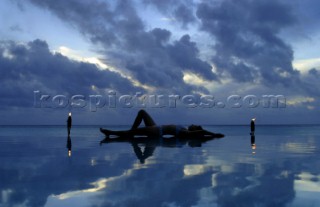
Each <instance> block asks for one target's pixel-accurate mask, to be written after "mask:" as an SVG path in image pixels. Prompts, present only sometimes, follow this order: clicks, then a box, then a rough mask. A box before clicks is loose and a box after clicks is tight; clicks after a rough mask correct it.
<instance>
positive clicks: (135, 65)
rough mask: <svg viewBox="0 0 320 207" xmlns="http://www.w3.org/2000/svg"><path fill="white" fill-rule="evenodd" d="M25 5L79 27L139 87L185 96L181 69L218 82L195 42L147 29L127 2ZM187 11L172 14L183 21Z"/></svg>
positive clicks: (34, 0) (186, 87) (182, 8)
mask: <svg viewBox="0 0 320 207" xmlns="http://www.w3.org/2000/svg"><path fill="white" fill-rule="evenodd" d="M30 2H32V3H33V4H35V5H38V6H40V7H42V8H46V9H48V10H50V11H51V12H53V13H54V14H56V15H57V16H58V17H60V18H61V19H62V20H64V21H66V22H68V23H69V24H70V25H72V26H74V27H76V28H77V29H79V31H81V32H82V33H83V34H84V35H85V36H87V37H88V38H89V39H90V41H91V42H92V43H94V44H96V45H98V46H99V47H100V49H99V51H100V53H101V54H102V55H104V56H105V58H106V59H109V60H110V59H113V60H114V59H115V61H114V62H113V65H116V66H117V68H119V69H121V70H126V71H128V72H129V73H130V74H131V75H132V76H133V78H134V79H136V80H138V81H139V82H141V83H143V84H148V85H150V86H153V87H157V88H159V89H160V90H161V89H166V90H171V89H173V91H180V92H190V91H191V90H193V89H196V88H194V87H193V86H191V85H189V84H188V83H185V82H184V81H183V72H185V71H193V72H195V73H196V74H199V75H200V76H201V77H202V78H204V79H206V80H210V81H214V80H218V77H217V76H216V75H215V74H214V72H213V71H212V67H211V65H210V64H209V63H208V62H206V61H204V60H201V59H200V57H199V49H198V47H197V44H196V42H194V41H192V40H191V38H190V36H189V35H183V36H182V37H181V38H180V39H179V40H176V41H173V42H171V41H170V38H171V32H170V31H168V30H166V29H161V28H153V29H150V30H148V29H147V28H146V27H145V24H144V22H143V21H142V19H141V18H140V17H139V15H138V13H137V10H136V8H135V6H134V5H133V2H131V1H118V2H117V3H115V5H111V3H110V4H109V3H106V2H101V1H93V2H90V3H89V2H84V1H74V0H72V1H68V2H65V1H56V2H51V1H38V0H30ZM189 12H190V11H189V9H188V8H187V7H185V6H183V5H180V7H178V8H177V11H176V13H177V15H178V16H179V15H180V16H185V18H184V17H183V19H184V20H186V22H189V21H191V19H192V17H191V16H190V15H189ZM184 20H183V21H184ZM196 90H199V89H198V88H197V89H196Z"/></svg>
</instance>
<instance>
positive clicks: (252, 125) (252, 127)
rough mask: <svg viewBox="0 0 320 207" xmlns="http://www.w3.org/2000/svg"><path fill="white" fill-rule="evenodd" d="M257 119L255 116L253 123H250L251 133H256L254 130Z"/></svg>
mask: <svg viewBox="0 0 320 207" xmlns="http://www.w3.org/2000/svg"><path fill="white" fill-rule="evenodd" d="M255 120H256V118H253V119H251V123H250V127H251V134H254V131H255V128H256V127H255V123H254V122H255Z"/></svg>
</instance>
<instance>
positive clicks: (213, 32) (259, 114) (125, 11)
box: [0, 0, 320, 125]
mask: <svg viewBox="0 0 320 207" xmlns="http://www.w3.org/2000/svg"><path fill="white" fill-rule="evenodd" d="M319 6H320V3H319V2H318V1H316V0H306V1H298V0H292V1H284V0H259V1H253V0H241V1H237V0H211V1H209V0H208V1H202V0H185V1H182V0H162V1H152V0H140V1H138V0H132V1H129V0H118V1H107V0H92V1H84V0H80V1H79V0H69V1H64V0H55V1H50V0H45V1H43V0H24V1H22V0H4V1H1V2H0V25H1V30H0V74H1V75H0V80H1V88H0V95H1V99H0V106H1V108H0V124H1V125H7V124H9V125H15V124H19V125H20V124H58V125H60V124H65V121H66V118H67V114H68V112H69V111H71V112H72V116H73V122H74V124H97V125H110V124H113V125H122V124H131V123H132V121H133V120H134V116H135V114H136V113H137V112H138V111H139V110H140V109H145V110H146V111H148V112H149V113H150V114H151V115H152V116H153V118H154V119H155V121H156V123H159V124H165V123H179V124H191V123H194V124H204V125H205V124H208V125H210V124H218V125H219V124H248V123H249V122H250V120H251V118H253V117H256V118H257V119H256V123H257V124H320V120H319V118H318V117H319V115H320V111H319V109H320V104H319V99H318V97H319V95H320V91H319V89H320V87H319V86H320V85H319V79H320V71H319V69H320V54H319V51H318V48H319V46H320V41H319V40H320V28H319V27H318V21H317V20H318V19H319V16H320V14H319V12H318V11H317V8H319ZM266 95H267V96H270V95H271V96H278V98H279V97H280V98H279V99H278V100H280V101H279V103H278V104H276V101H275V100H274V99H272V100H271V99H270V103H269V101H268V99H266V98H265V96H266Z"/></svg>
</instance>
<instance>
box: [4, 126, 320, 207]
mask: <svg viewBox="0 0 320 207" xmlns="http://www.w3.org/2000/svg"><path fill="white" fill-rule="evenodd" d="M124 128H126V127H112V129H124ZM205 128H206V129H208V130H212V131H217V132H221V133H224V134H226V137H225V138H223V139H217V140H211V141H208V142H206V143H202V144H201V146H200V144H199V143H196V144H194V143H181V142H180V141H179V140H176V141H174V142H170V143H166V142H165V141H163V140H158V141H157V142H153V143H140V144H131V143H128V142H122V143H107V144H102V145H100V144H99V143H100V140H102V139H103V136H102V134H100V132H99V130H98V127H96V126H95V127H91V126H90V127H89V126H88V127H80V126H79V127H74V128H73V129H72V132H71V140H68V139H67V136H66V134H67V130H66V128H65V127H57V126H51V127H44V126H41V127H30V126H29V127H21V126H16V127H0V163H1V165H0V206H1V207H7V206H10V207H11V206H32V207H37V206H47V207H53V206H74V207H82V206H96V207H98V206H137V207H140V206H142V207H143V206H148V207H150V206H161V207H166V206H172V207H173V206H188V207H189V206H210V207H211V206H230V207H231V206H232V207H233V206H245V207H250V206H320V196H319V195H320V180H319V179H320V151H319V148H320V130H319V128H320V127H319V126H257V129H256V130H257V131H256V136H255V144H256V148H255V149H252V146H251V137H250V135H249V132H248V131H249V127H248V126H207V127H205ZM68 148H71V152H70V153H71V156H70V157H69V155H68V153H69V152H68Z"/></svg>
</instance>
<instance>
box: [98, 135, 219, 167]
mask: <svg viewBox="0 0 320 207" xmlns="http://www.w3.org/2000/svg"><path fill="white" fill-rule="evenodd" d="M213 139H218V138H212V137H201V138H200V137H199V138H187V137H174V136H173V137H152V136H151V137H150V136H149V137H139V138H132V137H125V136H123V137H119V138H109V137H107V138H105V139H103V140H101V141H100V145H102V144H107V143H119V142H125V143H130V144H131V146H132V148H133V151H134V153H135V155H136V157H137V158H138V160H139V161H140V163H141V164H144V163H145V160H146V159H147V158H149V157H151V156H152V155H153V153H154V151H155V149H156V148H157V147H165V148H175V147H177V148H180V147H182V146H184V145H188V146H189V147H201V146H202V144H203V143H205V142H207V141H210V140H213ZM142 147H143V148H144V149H143V150H142Z"/></svg>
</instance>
